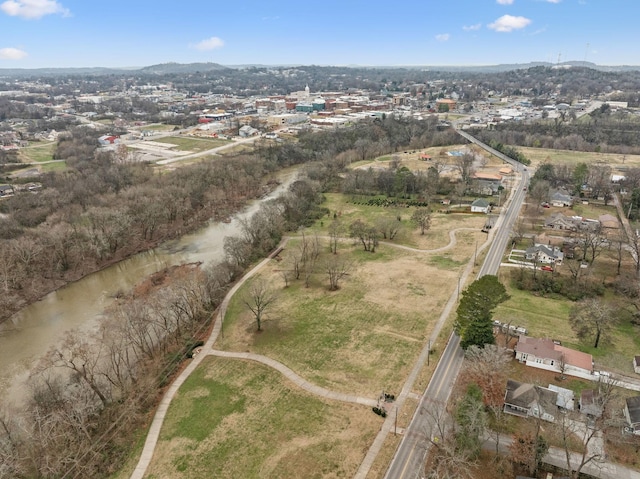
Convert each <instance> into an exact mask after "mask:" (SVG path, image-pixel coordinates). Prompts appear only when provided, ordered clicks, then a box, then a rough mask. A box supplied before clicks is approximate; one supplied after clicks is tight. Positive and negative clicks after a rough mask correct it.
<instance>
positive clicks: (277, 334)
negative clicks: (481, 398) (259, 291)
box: [216, 241, 469, 398]
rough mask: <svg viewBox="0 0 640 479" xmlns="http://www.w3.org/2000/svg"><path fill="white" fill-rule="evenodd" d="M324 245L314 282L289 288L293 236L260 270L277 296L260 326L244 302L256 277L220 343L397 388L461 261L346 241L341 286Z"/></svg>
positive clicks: (367, 391) (234, 307)
mask: <svg viewBox="0 0 640 479" xmlns="http://www.w3.org/2000/svg"><path fill="white" fill-rule="evenodd" d="M322 245H323V254H322V255H321V257H320V258H319V260H318V273H316V274H313V275H312V277H311V282H310V287H309V288H307V287H305V285H304V281H303V280H302V279H300V280H297V281H293V282H291V283H290V285H289V287H287V288H285V287H284V281H283V279H282V277H281V275H282V272H283V271H290V268H291V266H290V258H291V256H292V255H294V254H296V253H295V252H296V249H297V248H298V245H297V244H296V242H295V241H290V242H289V244H288V245H287V248H286V249H285V251H284V252H283V253H282V254H281V257H282V258H283V260H282V261H280V262H275V261H274V262H272V263H270V265H269V266H267V267H266V268H265V269H264V270H263V271H262V272H261V274H260V278H261V279H262V280H264V281H266V282H267V283H269V284H270V285H271V287H272V288H273V289H275V290H276V291H277V292H278V294H279V298H278V301H277V306H276V308H275V309H274V310H273V311H272V312H271V313H270V314H269V316H270V318H271V319H270V320H268V321H266V322H264V323H263V331H261V332H258V331H257V330H256V325H255V320H254V319H253V316H252V314H251V313H250V312H249V310H248V308H247V306H246V305H245V304H244V303H243V297H245V296H246V294H247V291H248V290H249V288H250V284H251V283H248V284H246V285H245V286H244V287H243V288H241V290H240V291H238V293H237V294H236V295H235V296H234V298H233V299H232V301H231V304H230V307H229V310H228V311H227V316H226V318H225V322H224V337H223V338H221V339H220V340H219V342H218V343H217V344H216V347H218V348H220V349H228V350H232V351H251V352H254V353H258V354H263V355H266V356H268V357H271V358H273V359H276V360H278V361H280V362H282V363H284V364H286V365H287V366H288V367H290V368H291V369H293V370H294V371H296V372H297V373H298V374H300V375H301V376H302V377H304V378H305V379H307V380H308V381H310V382H312V383H315V384H318V385H320V386H323V387H326V388H328V389H332V390H336V391H340V392H345V393H349V394H359V395H362V396H366V397H370V398H374V397H376V396H377V395H378V394H379V393H380V391H381V390H382V389H385V390H387V391H390V392H398V391H399V389H400V388H401V385H402V384H403V382H404V380H405V379H406V376H407V375H408V373H409V370H410V367H411V366H412V365H413V363H414V362H415V359H416V357H417V355H418V354H419V352H420V350H421V348H422V347H423V345H424V343H425V341H426V338H427V336H428V334H430V332H431V330H432V328H433V325H434V324H435V322H436V321H437V319H438V318H439V316H440V314H441V311H442V309H443V308H444V305H445V304H446V301H447V300H448V298H449V297H450V295H451V294H452V293H453V291H454V290H455V288H456V286H457V278H458V274H459V271H460V270H461V268H462V266H460V267H459V268H447V269H441V268H440V267H439V265H435V266H434V265H432V264H431V263H430V259H429V255H425V254H422V253H409V252H406V251H402V250H398V249H396V248H393V247H391V246H381V247H380V248H379V249H378V250H377V252H376V253H373V254H372V253H368V252H364V251H362V250H361V249H359V248H356V247H349V248H347V246H344V245H341V246H340V247H339V256H340V257H343V258H346V259H348V260H351V261H353V262H354V264H355V266H354V268H353V269H352V270H351V272H350V274H349V275H348V276H347V277H346V278H344V279H343V280H342V282H341V283H340V289H339V290H338V291H329V290H328V280H327V279H326V275H325V274H323V272H322V264H323V263H324V262H325V261H326V260H327V259H329V258H330V257H331V254H330V253H328V251H327V250H328V247H327V243H326V241H325V242H323V243H322ZM468 257H469V256H468V255H467V258H468ZM447 266H449V265H448V264H447Z"/></svg>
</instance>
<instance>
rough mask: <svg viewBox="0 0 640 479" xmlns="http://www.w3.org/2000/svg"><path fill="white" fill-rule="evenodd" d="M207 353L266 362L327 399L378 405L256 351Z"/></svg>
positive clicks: (296, 382) (288, 377) (300, 385)
mask: <svg viewBox="0 0 640 479" xmlns="http://www.w3.org/2000/svg"><path fill="white" fill-rule="evenodd" d="M205 355H208V356H218V357H221V358H235V359H245V360H247V359H248V360H251V361H257V362H259V363H262V364H265V365H267V366H269V367H271V368H273V369H275V370H276V371H279V372H281V373H282V375H283V376H284V377H286V378H287V379H288V380H289V381H291V382H293V383H294V384H296V385H297V386H299V387H300V388H302V389H304V390H305V391H308V392H310V393H312V394H315V395H316V396H320V397H323V398H326V399H334V400H336V401H342V402H349V403H354V404H362V405H363V406H377V405H378V401H376V400H374V399H369V398H364V397H360V396H352V395H350V394H344V393H338V392H335V391H330V390H328V389H325V388H323V387H320V386H316V385H315V384H311V383H310V382H309V381H306V380H305V379H304V378H302V377H301V376H299V375H297V374H296V373H295V372H293V370H292V369H290V368H288V367H287V366H285V365H284V364H282V363H281V362H279V361H276V360H275V359H271V358H269V357H267V356H262V355H261V354H254V353H235V352H231V351H219V350H213V351H209V352H207V353H206V354H205Z"/></svg>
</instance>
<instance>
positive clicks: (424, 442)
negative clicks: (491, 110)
mask: <svg viewBox="0 0 640 479" xmlns="http://www.w3.org/2000/svg"><path fill="white" fill-rule="evenodd" d="M456 131H457V132H458V133H459V134H460V135H461V136H463V137H464V138H466V139H467V140H468V141H470V142H471V143H474V144H476V145H478V146H480V147H481V148H483V149H485V150H486V151H488V152H489V153H492V154H493V155H495V156H497V157H498V158H500V159H502V160H503V161H505V162H506V163H509V164H510V165H511V166H512V167H513V168H514V170H515V171H516V172H518V173H519V174H520V175H521V181H520V182H519V183H518V185H517V186H516V187H515V188H514V189H513V190H512V192H511V196H510V198H509V199H508V200H507V201H506V203H505V205H504V207H503V210H502V214H501V215H500V217H499V218H498V221H497V222H496V224H495V226H494V227H493V228H492V229H491V233H490V237H489V239H490V238H491V236H493V241H492V243H491V246H490V248H489V251H488V253H487V256H486V258H485V261H484V263H483V265H482V267H481V268H480V271H479V273H478V277H481V276H484V275H485V274H496V273H497V271H498V268H499V267H500V262H501V259H502V255H503V253H504V250H505V247H506V245H507V242H508V241H509V239H510V235H511V229H512V227H513V224H514V222H515V220H516V218H517V217H518V215H519V212H520V207H521V206H522V202H523V200H524V196H525V193H524V187H525V186H526V185H528V183H529V173H528V171H527V169H526V168H525V167H524V166H523V165H521V164H520V163H517V162H515V161H514V160H512V159H511V158H509V157H507V156H505V155H503V154H502V153H500V152H499V151H496V150H494V149H493V148H491V147H489V146H488V145H486V144H484V143H482V142H480V141H478V140H477V139H475V138H474V137H472V136H471V135H469V134H468V133H465V132H462V131H459V130H456ZM455 294H456V296H457V293H455ZM459 344H460V338H459V337H458V336H457V335H455V334H452V335H451V338H450V339H449V342H448V344H447V347H446V349H445V351H444V353H443V354H442V357H441V359H440V362H439V363H438V366H437V367H436V370H435V371H434V373H433V376H432V378H431V381H430V382H429V385H428V386H427V389H426V390H425V392H424V394H423V395H422V399H421V401H420V404H419V406H418V408H417V409H416V413H415V414H414V416H413V418H412V420H411V423H410V424H409V427H408V428H407V430H406V432H405V434H404V436H403V438H402V441H401V443H400V445H399V447H398V449H397V451H396V454H395V456H394V457H393V460H392V461H391V464H390V466H389V469H387V473H386V475H385V479H414V478H417V477H421V473H422V471H423V468H424V463H425V458H426V455H427V452H428V449H429V444H430V443H429V438H428V437H427V435H426V433H427V431H428V428H429V424H428V423H429V414H425V412H427V411H432V410H433V409H434V407H436V406H437V405H439V404H445V403H446V402H447V401H448V399H449V396H450V394H451V388H452V386H453V384H454V382H455V379H456V377H457V375H458V373H459V371H460V368H461V366H462V360H463V359H464V355H463V353H462V350H461V349H460V347H459ZM356 477H358V476H356Z"/></svg>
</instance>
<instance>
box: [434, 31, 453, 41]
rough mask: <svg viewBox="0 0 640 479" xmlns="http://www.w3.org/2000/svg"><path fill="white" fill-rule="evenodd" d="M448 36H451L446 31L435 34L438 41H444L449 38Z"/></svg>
mask: <svg viewBox="0 0 640 479" xmlns="http://www.w3.org/2000/svg"><path fill="white" fill-rule="evenodd" d="M449 38H451V35H449V34H448V33H439V34H438V35H436V40H438V41H439V42H446V41H447V40H449Z"/></svg>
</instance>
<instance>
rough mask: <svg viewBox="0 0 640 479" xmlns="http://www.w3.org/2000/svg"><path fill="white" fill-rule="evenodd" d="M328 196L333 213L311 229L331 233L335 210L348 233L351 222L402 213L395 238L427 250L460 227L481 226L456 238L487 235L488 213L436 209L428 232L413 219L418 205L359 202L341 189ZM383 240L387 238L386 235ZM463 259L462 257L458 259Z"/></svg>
mask: <svg viewBox="0 0 640 479" xmlns="http://www.w3.org/2000/svg"><path fill="white" fill-rule="evenodd" d="M325 198H326V200H325V202H324V203H323V204H322V206H323V207H325V208H328V209H329V212H330V213H329V216H328V217H326V218H323V219H322V220H320V221H317V222H316V223H315V224H314V225H313V226H312V227H311V228H309V231H310V232H311V233H318V234H319V235H328V234H329V225H330V224H331V222H332V221H333V215H334V214H335V215H336V217H337V219H338V220H339V221H340V223H341V224H342V225H343V227H344V231H345V233H344V234H345V235H348V229H349V225H350V224H351V223H353V222H354V221H355V220H357V219H361V220H363V221H366V222H369V223H371V224H375V222H376V220H378V219H380V218H385V217H386V218H393V219H396V218H398V217H400V219H401V223H402V230H401V231H400V233H399V234H398V236H397V237H396V238H395V239H394V240H393V241H392V242H393V243H396V244H401V245H405V246H410V247H413V248H418V249H423V250H430V249H435V248H441V247H443V246H446V245H448V244H449V232H450V231H451V230H454V229H458V228H477V231H476V232H473V231H461V232H458V233H457V234H456V241H457V242H459V243H463V244H466V245H469V244H475V241H476V240H477V241H479V242H480V244H481V243H482V242H484V240H485V239H486V235H485V234H484V233H482V232H481V231H480V230H481V229H482V226H483V225H484V224H485V221H486V216H484V215H472V214H470V213H469V214H458V213H456V214H444V213H437V212H434V213H432V215H431V228H429V230H427V231H426V232H425V234H424V235H421V234H420V231H419V230H418V228H416V226H415V225H414V224H413V223H412V222H411V214H412V213H413V211H414V208H384V209H381V208H380V207H379V206H369V205H363V204H356V203H354V202H353V198H351V197H350V196H348V195H343V194H340V193H326V194H325ZM382 241H385V240H384V239H382ZM461 259H462V258H458V260H461Z"/></svg>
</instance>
